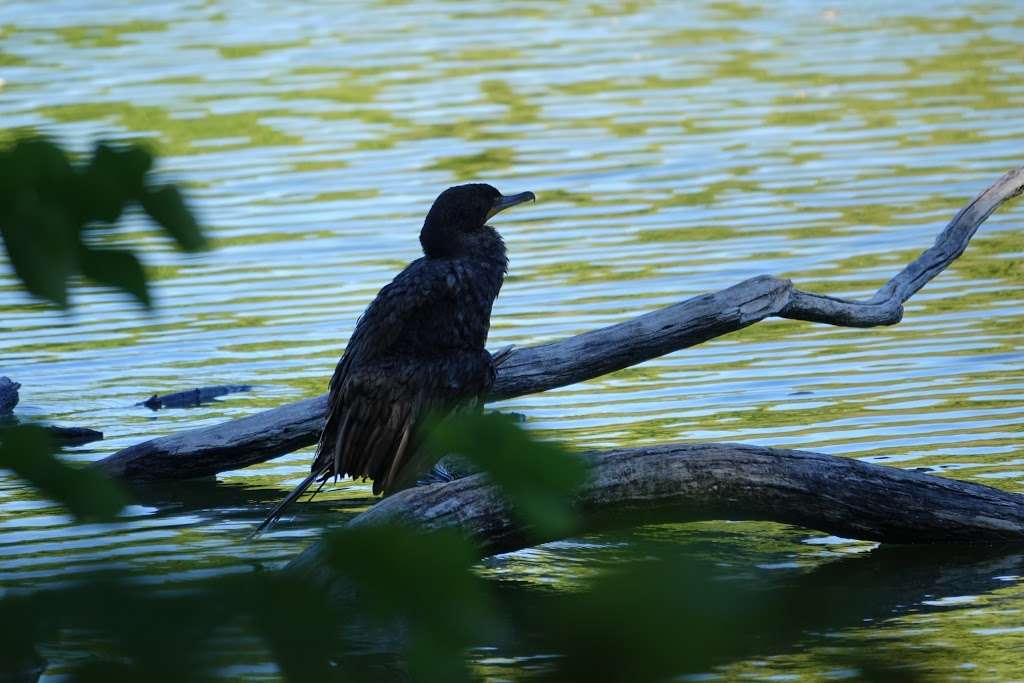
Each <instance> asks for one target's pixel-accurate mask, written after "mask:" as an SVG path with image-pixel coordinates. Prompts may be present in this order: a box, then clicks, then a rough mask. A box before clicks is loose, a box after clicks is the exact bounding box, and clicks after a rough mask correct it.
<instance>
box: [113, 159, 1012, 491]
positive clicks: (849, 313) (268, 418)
mask: <svg viewBox="0 0 1024 683" xmlns="http://www.w3.org/2000/svg"><path fill="white" fill-rule="evenodd" d="M1022 190H1024V168H1018V169H1015V170H1013V171H1010V172H1009V173H1007V174H1006V175H1004V176H1003V177H1002V178H1000V179H999V180H997V181H996V182H995V183H993V184H992V185H991V186H990V187H989V188H987V189H986V190H985V191H984V192H982V193H981V194H980V195H978V196H977V197H976V198H975V199H974V200H972V201H971V202H970V203H969V204H968V205H967V206H965V207H964V208H963V209H961V210H960V211H959V212H958V213H957V214H956V216H955V217H954V218H953V220H952V221H950V223H949V224H948V225H947V226H946V227H945V229H944V230H943V231H942V233H941V234H940V235H939V236H938V238H937V239H936V241H935V244H934V245H933V246H932V247H930V248H928V249H926V250H925V251H924V252H922V253H921V255H920V256H919V257H918V258H917V259H915V260H914V261H913V262H912V263H911V264H909V265H908V266H907V267H906V268H904V269H903V270H902V271H900V273H898V274H897V275H896V276H895V277H893V278H892V280H890V281H889V282H888V283H886V284H885V285H884V286H883V287H882V288H881V289H879V290H878V292H877V293H876V294H875V295H874V296H873V297H871V298H870V299H868V300H866V301H853V300H846V299H840V298H836V297H830V296H826V295H822V294H814V293H810V292H804V291H802V290H799V289H797V288H796V287H794V285H793V283H792V282H790V281H789V280H784V279H781V278H777V277H773V276H769V275H763V276H759V277H755V278H751V279H749V280H746V281H744V282H741V283H739V284H737V285H734V286H732V287H729V288H727V289H724V290H721V291H719V292H714V293H711V294H704V295H701V296H697V297H693V298H691V299H687V300H686V301H682V302H680V303H677V304H674V305H672V306H668V307H666V308H662V309H659V310H656V311H652V312H650V313H646V314H644V315H640V316H638V317H636V318H633V319H631V320H627V321H624V322H621V323H618V324H616V325H611V326H609V327H604V328H601V329H598V330H593V331H591V332H586V333H583V334H580V335H576V336H574V337H569V338H567V339H562V340H558V341H554V342H550V343H547V344H540V345H537V346H531V347H526V348H517V349H515V350H513V351H512V353H511V354H510V355H509V357H508V359H507V360H506V361H505V362H504V363H503V364H502V365H501V367H500V368H499V369H498V378H497V382H496V383H495V387H494V393H493V395H492V396H491V398H490V400H501V399H507V398H512V397H515V396H521V395H524V394H532V393H537V392H540V391H545V390H548V389H552V388H555V387H560V386H566V385H569V384H574V383H576V382H582V381H585V380H588V379H592V378H594V377H598V376H600V375H603V374H606V373H609V372H614V371H615V370H620V369H622V368H625V367H628V366H630V365H635V364H636V363H640V362H643V361H646V360H650V359H651V358H656V357H658V356H661V355H664V354H666V353H670V352H672V351H678V350H680V349H685V348H688V347H691V346H694V345H696V344H700V343H702V342H705V341H708V340H709V339H714V338H715V337H720V336H722V335H725V334H728V333H730V332H734V331H736V330H740V329H742V328H744V327H747V326H749V325H752V324H754V323H757V322H759V321H761V320H764V319H765V318H769V317H782V318H790V319H794V320H807V321H812V322H818V323H824V324H829V325H838V326H843V327H874V326H878V325H892V324H895V323H897V322H899V321H900V320H901V318H902V316H903V304H904V302H906V301H907V299H909V298H910V297H911V296H913V294H914V293H915V292H917V291H918V290H919V289H921V287H923V286H924V285H925V284H927V283H928V282H929V281H930V280H931V279H932V278H934V277H935V276H936V275H938V274H939V273H940V272H942V271H943V270H944V269H945V268H946V267H947V266H948V265H949V264H950V263H952V262H953V261H954V260H955V259H956V258H957V257H958V256H959V255H960V254H961V253H963V251H964V249H966V248H967V245H968V243H969V242H970V239H971V237H972V236H973V235H974V233H975V232H976V231H977V229H978V227H979V226H980V225H981V224H982V223H983V222H984V221H985V220H986V219H987V218H988V217H989V216H990V215H991V214H992V213H993V212H994V211H995V210H996V209H997V208H999V206H1001V205H1002V204H1003V203H1004V202H1006V201H1007V200H1009V199H1011V198H1012V197H1015V196H1017V195H1019V194H1020V193H1021V191H1022ZM325 382H326V378H325ZM325 410H326V394H325V395H322V396H319V397H317V398H312V399H306V400H303V401H299V402H296V403H292V404H289V405H285V406H281V407H280V408H275V409H273V410H268V411H265V412H262V413H258V414H255V415H251V416H249V417H245V418H242V419H240V420H233V421H231V422H225V423H223V424H219V425H214V426H211V427H202V428H199V429H194V430H188V431H185V432H180V433H177V434H172V435H169V436H164V437H159V438H156V439H152V440H149V441H146V442H143V443H140V444H136V445H133V446H129V447H128V448H126V449H124V450H122V451H119V452H118V453H115V454H113V455H111V456H110V457H108V458H105V459H104V460H101V461H99V462H98V463H97V464H96V466H98V467H100V468H102V469H104V470H106V471H107V472H109V473H110V474H112V475H114V476H118V477H122V478H126V479H133V480H156V479H187V478H193V477H204V476H209V475H212V474H216V473H217V472H222V471H225V470H232V469H238V468H241V467H245V466H247V465H252V464H254V463H257V462H263V461H265V460H269V459H271V458H274V457H276V456H279V455H282V454H284V453H288V452H290V451H293V450H296V449H298V448H302V447H304V446H309V445H311V444H313V443H314V442H315V441H316V439H317V436H318V434H319V431H320V429H321V427H322V425H323V419H324V411H325Z"/></svg>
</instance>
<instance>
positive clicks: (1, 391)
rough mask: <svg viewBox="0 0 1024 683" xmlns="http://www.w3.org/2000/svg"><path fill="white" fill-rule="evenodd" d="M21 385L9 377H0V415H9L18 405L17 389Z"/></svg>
mask: <svg viewBox="0 0 1024 683" xmlns="http://www.w3.org/2000/svg"><path fill="white" fill-rule="evenodd" d="M20 388H21V385H20V384H18V383H17V382H15V381H14V380H12V379H11V378H10V377H0V415H10V414H11V413H12V412H13V411H14V406H16V405H18V389H20Z"/></svg>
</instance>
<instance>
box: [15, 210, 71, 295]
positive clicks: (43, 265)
mask: <svg viewBox="0 0 1024 683" xmlns="http://www.w3.org/2000/svg"><path fill="white" fill-rule="evenodd" d="M24 194H25V193H22V192H19V193H17V194H16V198H15V206H14V207H13V208H14V210H15V211H16V213H9V214H4V215H2V216H0V236H2V237H3V239H4V246H5V247H6V250H7V257H8V258H9V259H10V261H11V265H12V266H13V267H14V274H15V275H17V276H18V278H19V279H20V280H21V281H22V283H24V285H25V289H27V290H28V291H29V293H31V294H34V295H35V296H38V297H40V298H41V299H46V300H47V301H50V302H52V303H54V304H57V305H58V306H60V307H62V308H64V307H66V306H67V305H68V293H67V279H68V277H69V276H70V275H71V274H72V273H73V272H74V271H75V268H76V264H75V261H74V251H73V249H72V246H73V245H72V244H70V243H69V241H68V240H67V239H66V238H65V233H66V230H65V229H64V228H63V227H62V226H61V225H60V221H61V217H60V216H59V215H58V214H56V213H54V212H53V211H51V210H49V209H45V208H42V207H36V206H26V204H27V203H28V202H27V201H26V202H21V201H19V200H20V199H21V198H22V197H23V195H24ZM41 244H45V245H47V248H46V249H41V248H40V245H41Z"/></svg>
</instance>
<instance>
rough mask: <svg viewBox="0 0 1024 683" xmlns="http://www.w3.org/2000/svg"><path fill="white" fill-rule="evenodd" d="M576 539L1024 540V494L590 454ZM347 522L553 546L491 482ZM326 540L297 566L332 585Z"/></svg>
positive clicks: (387, 502)
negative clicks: (684, 533) (719, 528)
mask: <svg viewBox="0 0 1024 683" xmlns="http://www.w3.org/2000/svg"><path fill="white" fill-rule="evenodd" d="M589 457H590V464H589V467H590V472H589V477H588V480H587V483H585V484H584V485H583V487H581V489H580V490H579V491H578V492H577V493H576V495H575V498H574V503H573V506H574V508H575V509H576V510H577V512H578V514H579V519H580V526H579V528H578V529H577V530H576V532H575V533H576V534H578V533H585V532H594V531H602V530H608V529H614V528H625V527H630V526H636V525H639V524H648V523H659V522H693V521H701V520H715V519H729V520H761V521H773V522H782V523H785V524H793V525H796V526H801V527H805V528H808V529H816V530H818V531H823V532H825V533H829V534H835V535H837V536H842V537H844V538H856V539H862V540H868V541H879V542H882V543H988V544H992V543H1004V542H1018V543H1019V542H1021V541H1024V496H1021V495H1019V494H1015V493H1009V492H1006V491H1001V490H999V489H995V488H992V487H989V486H983V485H981V484H974V483H970V482H964V481H956V480H953V479H945V478H943V477H937V476H933V475H929V474H922V473H920V472H915V471H912V470H903V469H898V468H895V467H885V466H882V465H874V464H871V463H866V462H861V461H859V460H855V459H853V458H846V457H835V456H830V455H823V454H820V453H810V452H807V451H792V450H783V449H775V448H763V447H759V446H746V445H742V444H728V443H723V444H668V445H663V446H652V447H643V448H626V449H621V450H614V451H607V452H602V453H593V454H591V455H590V456H589ZM348 524H349V526H366V525H386V524H402V525H410V526H414V527H416V528H419V529H424V530H437V529H454V530H457V531H459V532H460V533H462V534H463V535H464V536H466V537H467V538H468V539H470V540H471V541H473V542H474V543H475V544H476V545H477V547H479V549H480V554H481V556H487V555H494V554H498V553H504V552H510V551H514V550H519V549H522V548H526V547H530V546H533V545H537V544H538V543H543V542H547V541H553V540H557V539H555V538H550V537H547V538H546V537H542V536H538V535H537V533H536V532H535V530H533V529H529V528H525V527H523V526H522V525H521V524H520V523H519V522H518V521H517V518H516V516H515V515H514V514H513V511H512V510H511V509H510V508H509V505H508V503H507V502H506V499H505V497H504V496H503V495H502V493H501V491H500V490H499V489H498V488H497V487H496V486H495V485H493V484H491V483H490V482H489V481H488V479H487V478H486V475H483V474H476V475H473V476H470V477H466V478H464V479H458V480H456V481H453V482H451V483H446V484H434V485H431V486H421V487H417V488H413V489H408V490H406V491H402V492H401V493H397V494H395V495H393V496H390V497H388V498H385V499H383V500H381V501H380V502H378V503H376V504H375V505H374V506H373V507H371V508H370V509H369V510H367V511H366V512H363V513H362V514H360V515H358V516H356V517H355V518H353V519H352V520H351V521H350V522H349V523H348ZM320 547H321V546H320V544H319V543H316V544H314V545H312V546H311V547H310V548H308V549H307V550H305V551H304V552H303V553H302V554H301V555H300V556H299V557H297V558H296V559H295V560H293V561H292V563H291V564H290V565H289V568H290V569H293V570H297V571H302V572H310V573H312V574H313V575H314V577H315V578H319V579H327V578H328V577H329V570H327V568H326V567H325V566H324V564H323V562H322V559H321V555H320V552H321V551H320Z"/></svg>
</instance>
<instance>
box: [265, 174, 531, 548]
mask: <svg viewBox="0 0 1024 683" xmlns="http://www.w3.org/2000/svg"><path fill="white" fill-rule="evenodd" d="M533 198H534V197H533V193H530V192H524V193H521V194H518V195H512V196H508V197H505V196H503V195H502V194H501V193H499V192H498V191H497V190H496V189H494V188H493V187H491V186H490V185H485V184H470V185H458V186H456V187H450V188H448V189H447V190H445V191H444V192H442V193H441V194H440V195H439V196H438V198H437V199H436V200H435V201H434V204H433V206H432V207H431V209H430V212H429V213H428V214H427V217H426V219H425V221H424V223H423V229H422V230H421V231H420V243H421V245H422V247H423V252H424V255H423V257H421V258H418V259H416V260H415V261H413V262H412V263H410V264H409V265H408V266H407V267H406V268H405V270H403V271H402V272H401V273H399V274H398V275H397V276H396V277H395V279H394V280H392V281H391V282H390V283H389V284H387V285H385V286H384V287H383V288H382V289H381V290H380V292H379V293H378V294H377V297H376V298H375V299H374V300H373V302H372V303H371V304H370V305H369V307H368V308H367V309H366V311H365V312H364V313H363V315H362V316H361V317H360V318H359V320H358V322H357V323H356V328H355V331H354V332H353V333H352V336H351V337H350V338H349V342H348V346H347V347H346V348H345V353H344V354H343V355H342V357H341V360H340V361H339V362H338V365H337V367H336V368H335V371H334V376H333V377H332V378H331V384H330V396H329V400H328V416H327V422H326V424H325V426H324V430H323V432H322V434H321V436H320V442H319V444H318V446H317V453H316V459H315V460H314V462H313V467H312V470H311V473H310V475H309V476H308V477H307V478H306V480H305V481H303V483H302V484H300V485H299V487H298V488H296V489H295V490H294V491H293V492H292V493H291V494H290V495H289V496H288V497H287V498H286V499H285V500H284V501H283V502H282V503H281V504H280V505H279V506H278V507H277V508H276V509H275V510H274V511H273V512H272V513H271V515H270V516H269V517H268V519H267V520H266V521H265V522H264V524H263V525H262V526H261V527H260V529H262V528H264V527H265V526H266V525H267V524H269V523H271V522H272V521H273V520H274V519H276V518H277V517H278V516H279V515H280V513H281V512H282V511H283V509H284V507H285V506H287V505H288V504H289V503H291V502H292V501H294V500H295V499H297V498H298V497H299V495H301V493H302V492H303V491H304V490H305V489H306V488H308V486H309V485H310V484H311V483H313V481H315V480H317V479H321V480H326V479H327V478H329V477H332V476H339V477H343V476H351V477H353V478H369V479H372V480H373V492H374V493H375V494H376V493H382V492H383V493H384V494H385V495H387V494H390V493H393V492H395V491H398V490H401V489H403V488H406V487H408V486H410V485H412V484H413V483H415V481H416V479H417V478H418V477H419V476H420V475H421V474H422V473H423V472H424V470H426V469H428V468H429V467H430V465H431V462H429V461H425V460H424V458H425V457H426V456H424V455H423V454H422V453H421V451H420V449H419V441H420V437H421V428H422V423H423V420H424V418H426V417H427V416H428V415H431V414H434V415H444V414H446V413H449V412H451V411H453V410H457V409H460V408H463V407H466V406H469V405H473V404H475V403H476V402H478V401H479V400H480V399H481V398H483V397H484V396H485V395H486V394H487V392H488V391H489V390H490V388H491V385H492V384H493V382H494V376H495V371H494V362H493V359H492V358H491V355H490V354H489V353H488V352H487V350H486V349H485V347H484V345H485V343H486V341H487V333H488V330H489V329H490V318H491V306H492V304H493V303H494V299H495V298H496V297H497V296H498V292H499V290H500V289H501V285H502V282H503V280H504V277H505V271H506V269H507V268H508V260H507V258H506V256H505V244H504V242H503V241H502V239H501V236H500V235H499V234H498V232H497V231H496V230H494V228H492V227H490V226H488V225H487V224H486V223H487V220H488V219H490V218H491V217H492V216H493V215H494V214H495V213H497V212H498V211H501V210H502V209H504V208H507V207H509V206H513V205H515V204H519V203H521V202H523V201H528V200H531V199H533Z"/></svg>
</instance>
